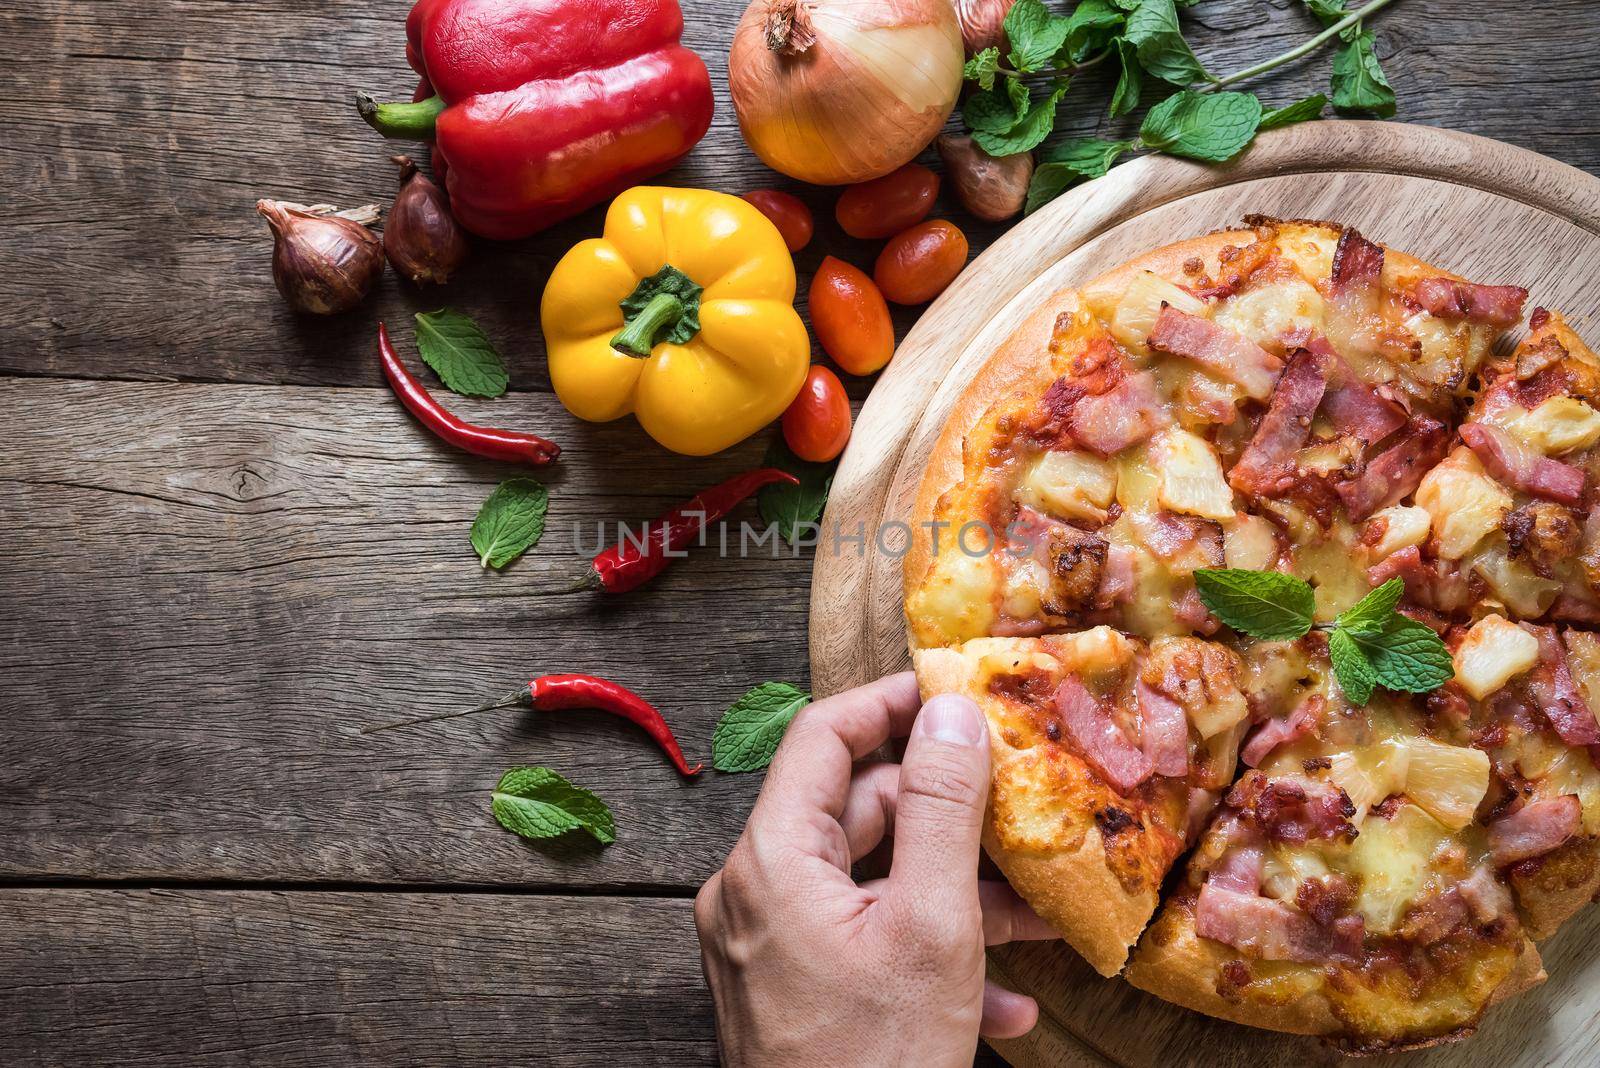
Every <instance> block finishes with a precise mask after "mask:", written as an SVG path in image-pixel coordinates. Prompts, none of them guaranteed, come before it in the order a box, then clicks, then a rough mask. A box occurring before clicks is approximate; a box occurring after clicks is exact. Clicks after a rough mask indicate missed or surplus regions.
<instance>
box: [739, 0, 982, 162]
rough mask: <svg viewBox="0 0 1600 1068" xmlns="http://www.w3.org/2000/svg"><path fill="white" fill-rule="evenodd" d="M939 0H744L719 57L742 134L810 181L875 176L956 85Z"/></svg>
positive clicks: (955, 37)
mask: <svg viewBox="0 0 1600 1068" xmlns="http://www.w3.org/2000/svg"><path fill="white" fill-rule="evenodd" d="M962 61H963V52H962V45H961V27H960V25H959V24H958V23H957V21H956V14H955V8H954V7H953V6H952V5H951V3H950V0H755V3H753V4H751V5H750V6H749V7H748V8H746V9H745V13H744V17H743V18H741V19H740V20H739V27H738V29H737V30H736V31H735V32H734V36H733V50H732V52H731V53H730V54H729V56H728V86H729V88H730V89H731V90H732V92H733V105H734V109H735V110H736V111H737V112H738V113H739V127H740V129H741V130H743V132H744V139H745V141H747V142H748V143H749V145H750V147H751V148H752V149H753V150H754V151H755V154H756V155H757V156H759V157H761V160H762V162H764V163H765V164H766V165H767V166H769V167H771V168H772V169H773V170H776V171H780V172H782V173H783V174H787V175H789V176H790V177H792V178H798V179H800V180H801V181H804V182H811V183H814V184H816V185H845V184H849V183H853V182H865V181H868V180H869V179H872V178H879V177H882V176H883V175H885V174H888V173H889V172H890V171H892V170H894V169H895V168H897V167H900V166H902V165H903V164H905V163H909V162H910V161H911V160H912V159H913V158H915V157H916V155H917V153H919V152H921V151H922V150H923V148H925V147H926V146H927V144H928V142H929V141H932V140H933V137H934V135H935V134H937V133H938V132H939V128H940V127H941V126H943V125H944V121H945V119H947V118H948V117H949V116H950V112H951V110H952V109H954V107H955V103H956V97H957V96H958V95H959V93H960V91H961V65H962Z"/></svg>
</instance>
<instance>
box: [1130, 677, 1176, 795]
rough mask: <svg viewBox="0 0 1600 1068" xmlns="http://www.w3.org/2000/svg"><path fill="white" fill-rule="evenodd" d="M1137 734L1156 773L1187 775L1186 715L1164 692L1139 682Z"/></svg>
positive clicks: (1136, 691)
mask: <svg viewBox="0 0 1600 1068" xmlns="http://www.w3.org/2000/svg"><path fill="white" fill-rule="evenodd" d="M1134 692H1135V693H1136V694H1137V695H1138V697H1139V736H1140V742H1141V748H1142V749H1143V751H1144V755H1145V756H1146V757H1147V758H1148V759H1149V761H1150V765H1151V767H1153V768H1154V769H1155V773H1156V774H1157V775H1166V776H1168V777H1170V778H1175V779H1176V778H1182V777H1183V776H1185V775H1187V774H1189V716H1188V713H1186V712H1185V711H1184V710H1183V706H1182V705H1180V704H1178V702H1176V701H1174V700H1173V699H1172V698H1170V697H1168V696H1167V695H1166V694H1164V693H1162V692H1161V691H1160V690H1157V689H1156V688H1155V687H1153V686H1148V685H1146V684H1145V683H1144V682H1140V683H1139V685H1138V686H1137V687H1136V688H1135V691H1134Z"/></svg>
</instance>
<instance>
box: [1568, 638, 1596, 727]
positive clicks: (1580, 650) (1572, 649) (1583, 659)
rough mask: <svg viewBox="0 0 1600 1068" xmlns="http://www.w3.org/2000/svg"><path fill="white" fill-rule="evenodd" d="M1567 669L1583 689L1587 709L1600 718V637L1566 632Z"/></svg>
mask: <svg viewBox="0 0 1600 1068" xmlns="http://www.w3.org/2000/svg"><path fill="white" fill-rule="evenodd" d="M1567 667H1568V668H1570V669H1571V671H1572V678H1573V680H1574V681H1575V682H1577V684H1578V685H1579V686H1581V687H1583V696H1584V698H1585V699H1586V700H1587V701H1588V702H1589V708H1590V709H1592V710H1594V712H1595V715H1596V716H1600V636H1597V635H1595V634H1591V633H1590V632H1589V631H1586V630H1572V631H1568V632H1567Z"/></svg>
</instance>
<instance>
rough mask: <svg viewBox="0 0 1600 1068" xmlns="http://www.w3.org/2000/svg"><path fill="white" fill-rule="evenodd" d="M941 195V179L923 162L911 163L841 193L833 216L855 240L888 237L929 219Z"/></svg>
mask: <svg viewBox="0 0 1600 1068" xmlns="http://www.w3.org/2000/svg"><path fill="white" fill-rule="evenodd" d="M938 195H939V176H938V175H937V174H934V173H933V172H932V171H930V170H929V169H928V168H926V167H924V166H923V165H922V164H920V163H907V164H906V165H905V166H904V167H901V168H900V169H899V170H897V171H890V172H889V173H888V174H886V175H884V176H883V177H882V178H874V179H873V180H872V181H870V182H862V183H861V184H860V185H853V186H851V187H850V188H849V189H846V190H845V191H844V192H843V193H840V194H839V203H838V205H837V206H835V208H834V209H833V214H834V217H835V218H837V219H838V220H839V225H840V226H842V227H844V232H845V233H847V234H849V235H850V236H851V237H864V238H877V237H888V236H889V235H890V234H898V233H899V232H900V231H901V230H904V229H905V228H906V227H908V226H911V225H913V224H915V223H919V222H921V221H922V220H923V219H926V218H927V217H928V212H930V211H932V210H933V200H934V198H935V197H937V196H938Z"/></svg>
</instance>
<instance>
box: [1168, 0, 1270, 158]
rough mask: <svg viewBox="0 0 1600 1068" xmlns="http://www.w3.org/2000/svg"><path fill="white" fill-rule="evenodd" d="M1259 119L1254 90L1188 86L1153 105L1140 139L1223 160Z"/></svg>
mask: <svg viewBox="0 0 1600 1068" xmlns="http://www.w3.org/2000/svg"><path fill="white" fill-rule="evenodd" d="M1167 2H1168V3H1170V2H1171V0H1167ZM1260 123H1261V101H1259V100H1257V99H1256V98H1255V95H1254V94H1253V93H1196V92H1194V91H1192V90H1189V89H1185V90H1183V91H1182V92H1178V93H1174V94H1173V95H1172V96H1169V97H1167V99H1165V100H1163V101H1162V102H1161V103H1159V104H1157V105H1156V106H1155V107H1153V108H1151V109H1150V111H1149V113H1148V114H1147V115H1145V117H1144V124H1143V125H1142V126H1140V127H1139V139H1140V140H1141V141H1142V142H1143V143H1144V145H1145V146H1146V147H1147V148H1155V149H1160V150H1161V151H1163V152H1170V153H1171V154H1173V155H1174V156H1186V157H1188V158H1189V159H1198V160H1205V161H1206V162H1209V163H1221V162H1223V161H1224V160H1229V159H1232V158H1233V157H1234V156H1237V155H1238V154H1239V153H1240V152H1242V151H1243V150H1244V148H1245V146H1246V145H1248V144H1249V143H1250V141H1251V140H1252V139H1253V138H1254V137H1255V135H1256V127H1257V126H1259V125H1260Z"/></svg>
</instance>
